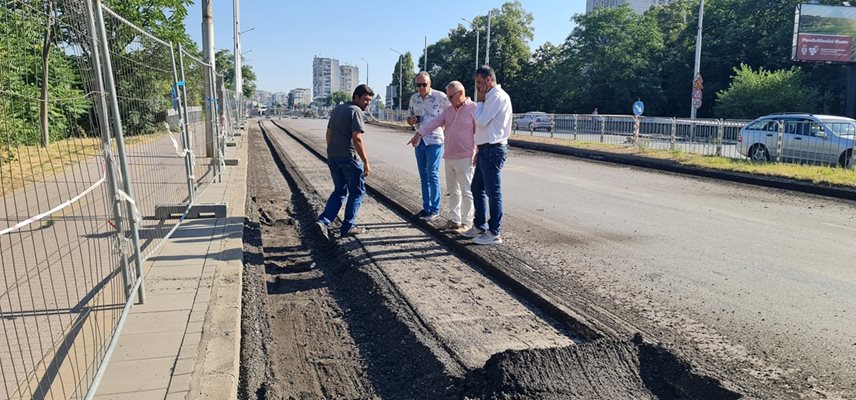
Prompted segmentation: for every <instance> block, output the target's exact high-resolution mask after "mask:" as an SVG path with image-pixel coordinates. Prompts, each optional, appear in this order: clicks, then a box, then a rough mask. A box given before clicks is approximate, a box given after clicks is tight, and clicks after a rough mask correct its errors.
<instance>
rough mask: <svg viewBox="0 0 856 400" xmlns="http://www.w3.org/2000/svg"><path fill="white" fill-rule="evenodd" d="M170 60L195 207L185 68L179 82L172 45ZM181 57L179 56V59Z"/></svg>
mask: <svg viewBox="0 0 856 400" xmlns="http://www.w3.org/2000/svg"><path fill="white" fill-rule="evenodd" d="M178 51H179V53H180V52H181V44H179V45H178ZM169 55H170V59H171V60H172V76H173V80H174V81H175V85H174V88H175V101H176V104H175V105H176V106H177V109H176V110H175V111H176V112H178V125H179V129H180V131H181V145H182V146H183V147H184V171H185V173H186V174H187V205H188V207H190V206H192V205H193V202H194V201H195V200H196V195H195V193H194V191H195V190H194V189H195V188H194V187H193V165H192V163H193V161H192V160H191V159H190V157H191V154H192V152H191V151H190V142H189V141H188V140H187V125H186V124H185V121H184V118H185V116H186V115H187V104H185V103H184V101H182V99H181V92H179V87H181V88H184V86H185V84H186V82H185V81H184V73H183V72H184V71H183V70H184V68H182V74H181V75H182V78H181V80H180V81H179V80H178V70H177V68H176V65H175V49H174V48H173V47H172V44H170V48H169ZM180 56H181V55H180V54H179V57H180Z"/></svg>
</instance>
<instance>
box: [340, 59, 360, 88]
mask: <svg viewBox="0 0 856 400" xmlns="http://www.w3.org/2000/svg"><path fill="white" fill-rule="evenodd" d="M339 70H340V71H339V76H340V77H341V81H340V83H339V90H341V91H343V92H346V93H348V94H349V95H350V94H351V93H353V92H354V89H356V88H357V85H359V84H360V69H359V68H358V67H355V66H353V65H342V66H341V67H339Z"/></svg>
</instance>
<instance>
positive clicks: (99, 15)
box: [93, 0, 146, 304]
mask: <svg viewBox="0 0 856 400" xmlns="http://www.w3.org/2000/svg"><path fill="white" fill-rule="evenodd" d="M93 6H94V9H95V10H94V12H95V25H96V29H97V30H98V41H99V44H100V46H99V48H98V49H97V51H100V52H101V59H102V61H103V65H102V67H103V70H102V73H103V78H104V89H105V90H106V93H107V95H108V96H110V111H111V116H112V118H110V121H111V122H112V127H113V135H114V136H115V137H116V149H117V151H118V153H119V154H118V155H119V170H120V171H121V174H122V184H123V185H122V186H123V189H124V192H125V195H126V196H127V198H126V199H124V201H125V204H126V208H127V213H128V222H129V224H130V227H131V244H132V246H133V250H134V266H135V268H136V272H137V279H140V280H142V277H143V257H142V252H140V231H139V226H138V225H139V221H137V216H139V212H138V211H137V206H136V204H134V203H132V201H133V199H134V190H133V187H132V186H131V174H130V173H129V172H128V159H127V157H126V156H125V134H124V131H123V128H122V114H121V112H120V111H119V98H118V96H117V95H116V81H115V79H114V78H113V65H112V61H111V59H110V49H109V47H108V42H107V30H106V28H105V27H104V13H103V12H102V11H101V0H94V4H93ZM93 51H96V49H93ZM117 195H121V191H120V193H117ZM144 288H145V284H144V282H142V283H140V290H139V292H138V293H137V299H138V301H139V302H140V304H142V303H145V301H146V296H145V289H144Z"/></svg>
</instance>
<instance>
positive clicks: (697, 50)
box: [690, 0, 704, 119]
mask: <svg viewBox="0 0 856 400" xmlns="http://www.w3.org/2000/svg"><path fill="white" fill-rule="evenodd" d="M703 24H704V0H701V1H699V3H698V33H697V34H696V48H695V68H694V69H693V83H695V80H696V79H697V78H698V76H699V73H701V31H702V25H703ZM690 101H691V102H692V99H690ZM695 118H696V108H695V104H690V119H695Z"/></svg>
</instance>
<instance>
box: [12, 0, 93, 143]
mask: <svg viewBox="0 0 856 400" xmlns="http://www.w3.org/2000/svg"><path fill="white" fill-rule="evenodd" d="M0 20H2V21H3V24H2V27H0V37H2V40H0V65H2V66H3V67H2V71H3V77H2V79H0V90H2V91H3V95H2V98H0V122H2V123H0V146H2V147H3V148H4V153H9V149H10V148H11V147H14V146H18V145H35V144H38V143H40V141H41V133H40V130H39V122H38V121H39V106H40V98H41V86H42V79H43V78H42V65H43V62H42V50H43V46H44V42H43V35H44V32H45V31H44V30H45V27H46V24H47V16H46V15H45V14H44V13H40V12H38V10H36V9H33V8H31V7H27V6H22V7H20V8H15V7H13V6H11V5H8V6H4V7H0ZM67 38H68V35H65V34H64V32H60V34H59V35H55V36H54V40H53V42H52V46H51V48H50V56H49V58H48V73H49V80H48V94H49V96H48V99H49V103H48V104H49V108H48V123H49V125H50V127H51V130H50V135H51V137H50V139H51V141H54V140H58V139H62V138H65V137H67V136H69V135H72V134H77V133H78V129H77V127H76V123H77V120H78V119H79V118H81V117H82V116H83V115H84V114H86V111H87V107H89V105H90V104H89V102H88V101H87V99H86V96H85V93H84V91H83V90H82V83H81V81H80V75H79V73H78V69H77V68H76V65H75V64H76V60H75V58H74V55H73V53H74V51H73V48H71V47H69V45H68V44H67V43H59V40H66V39H67ZM3 158H7V157H3Z"/></svg>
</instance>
